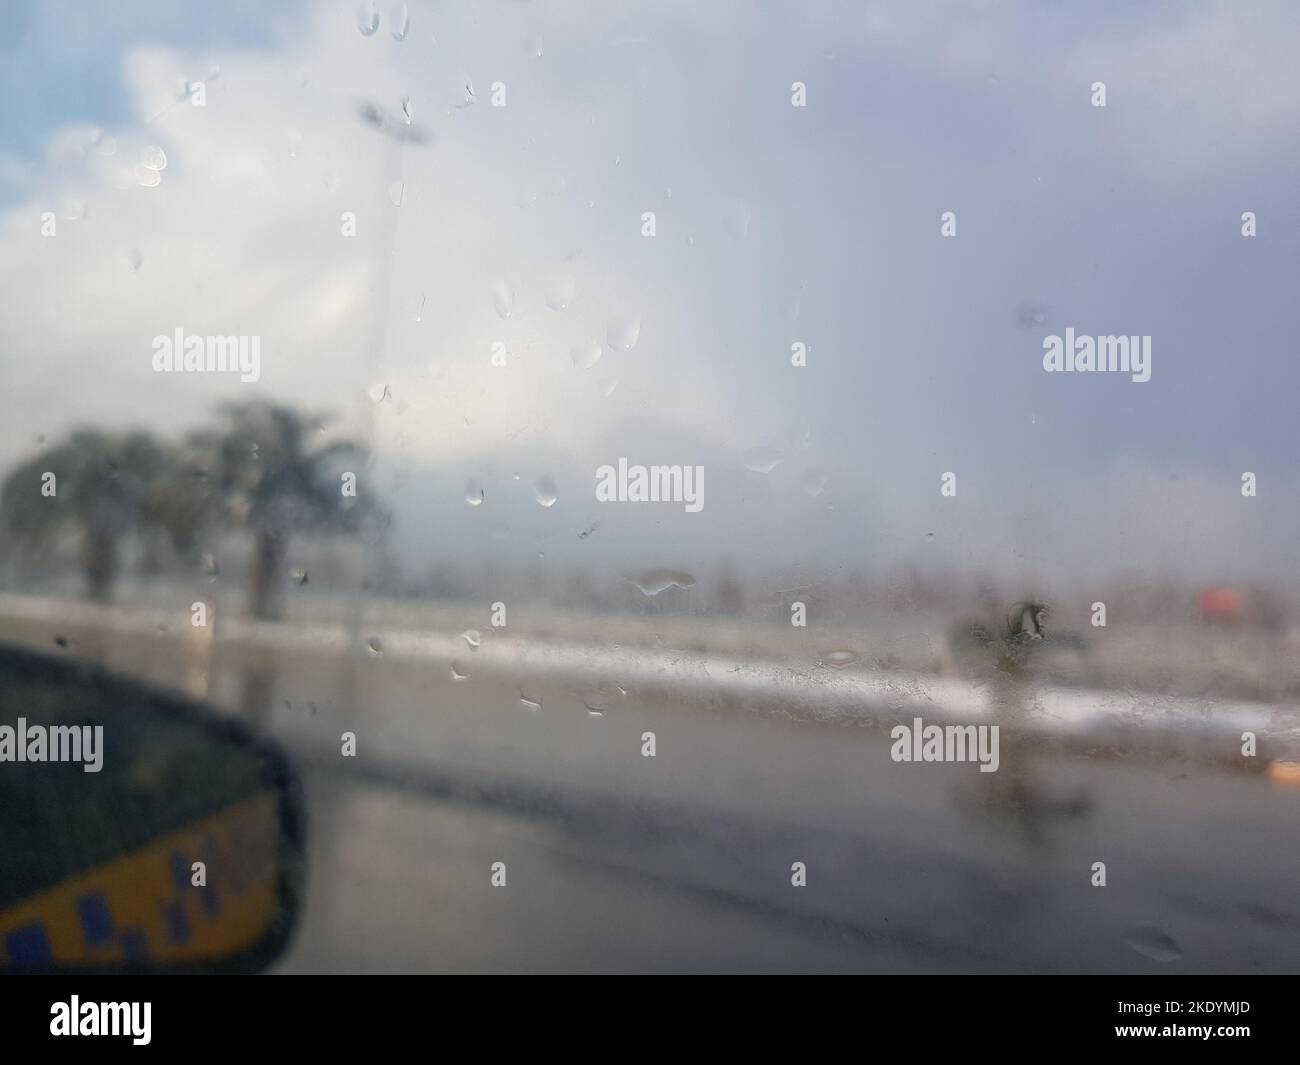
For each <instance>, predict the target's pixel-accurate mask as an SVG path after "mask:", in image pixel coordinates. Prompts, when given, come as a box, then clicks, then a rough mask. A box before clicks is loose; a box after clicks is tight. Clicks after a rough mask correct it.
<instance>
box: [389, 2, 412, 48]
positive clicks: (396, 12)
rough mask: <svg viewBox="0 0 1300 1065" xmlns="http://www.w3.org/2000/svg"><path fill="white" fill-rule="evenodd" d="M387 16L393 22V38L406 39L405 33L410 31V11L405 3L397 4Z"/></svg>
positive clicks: (397, 39)
mask: <svg viewBox="0 0 1300 1065" xmlns="http://www.w3.org/2000/svg"><path fill="white" fill-rule="evenodd" d="M388 17H389V18H390V19H392V22H393V40H395V41H404V40H406V35H407V34H408V33H410V32H411V12H410V11H409V10H408V9H407V7H406V5H405V4H398V5H397V6H396V7H395V8H393V9H392V11H390V12H389V14H388Z"/></svg>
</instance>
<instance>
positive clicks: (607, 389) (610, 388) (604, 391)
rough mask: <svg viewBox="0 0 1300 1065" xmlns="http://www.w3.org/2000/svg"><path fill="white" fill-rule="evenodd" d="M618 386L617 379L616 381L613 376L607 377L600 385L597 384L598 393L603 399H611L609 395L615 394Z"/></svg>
mask: <svg viewBox="0 0 1300 1065" xmlns="http://www.w3.org/2000/svg"><path fill="white" fill-rule="evenodd" d="M617 387H618V382H617V381H615V380H614V379H613V378H612V377H606V378H605V379H604V380H603V381H601V382H600V383H599V384H598V385H596V394H597V395H598V396H600V398H601V399H609V397H610V396H612V395H613V394H614V389H616V388H617Z"/></svg>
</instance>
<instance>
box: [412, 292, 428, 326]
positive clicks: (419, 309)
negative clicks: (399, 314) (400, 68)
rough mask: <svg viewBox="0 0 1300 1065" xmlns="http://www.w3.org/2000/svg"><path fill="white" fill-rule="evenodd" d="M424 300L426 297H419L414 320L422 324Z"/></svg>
mask: <svg viewBox="0 0 1300 1065" xmlns="http://www.w3.org/2000/svg"><path fill="white" fill-rule="evenodd" d="M426 299H428V297H427V296H421V297H420V306H418V307H417V308H416V309H415V320H416V321H417V322H423V321H424V303H425V300H426Z"/></svg>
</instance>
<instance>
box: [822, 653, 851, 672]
mask: <svg viewBox="0 0 1300 1065" xmlns="http://www.w3.org/2000/svg"><path fill="white" fill-rule="evenodd" d="M857 660H858V653H857V652H856V651H828V652H827V653H826V654H824V655H822V665H826V666H830V667H831V668H832V669H843V668H844V667H845V666H851V665H853V663H854V662H856V661H857Z"/></svg>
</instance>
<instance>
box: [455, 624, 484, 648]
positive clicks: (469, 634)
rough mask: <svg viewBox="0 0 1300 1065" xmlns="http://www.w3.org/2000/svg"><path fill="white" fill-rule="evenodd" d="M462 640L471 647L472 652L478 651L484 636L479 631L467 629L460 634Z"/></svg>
mask: <svg viewBox="0 0 1300 1065" xmlns="http://www.w3.org/2000/svg"><path fill="white" fill-rule="evenodd" d="M460 638H461V639H462V640H464V641H465V642H466V643H467V644H468V645H469V649H470V650H471V651H477V650H478V648H479V644H481V643H482V642H483V634H482V633H480V632H479V631H478V629H466V630H465V631H464V632H462V633H461V634H460Z"/></svg>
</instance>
